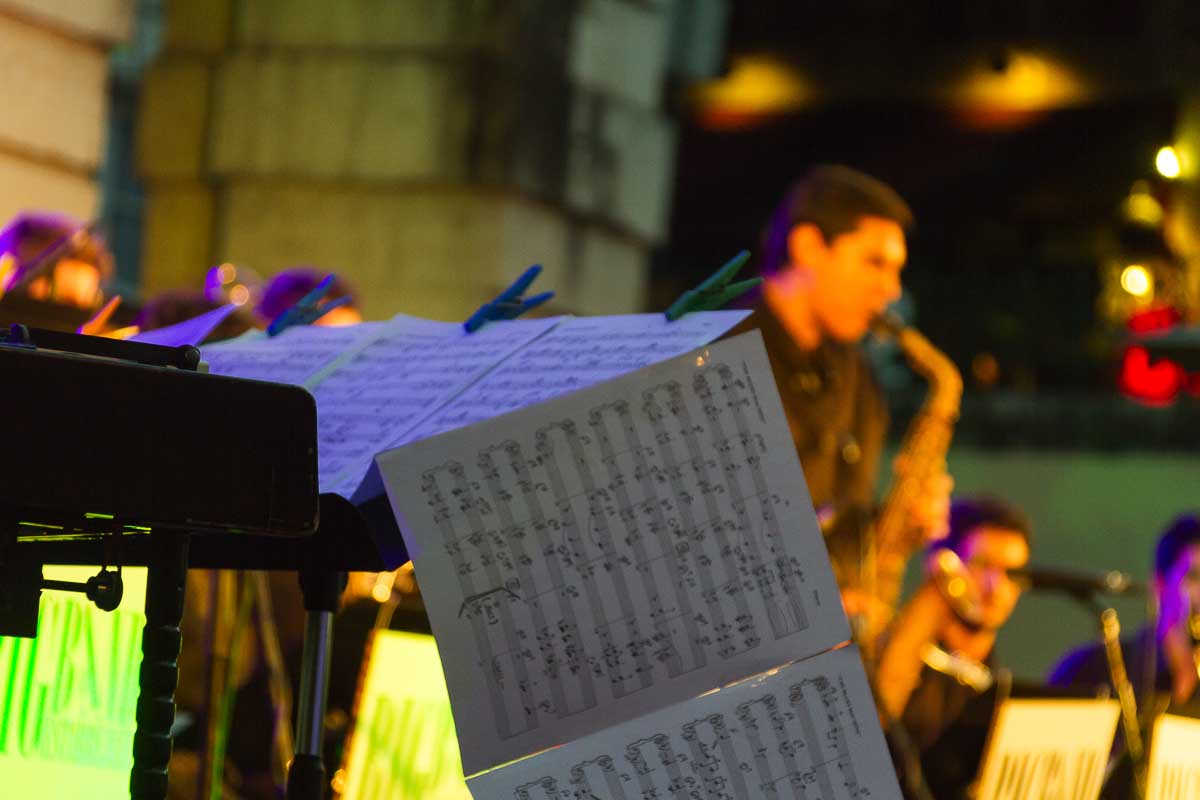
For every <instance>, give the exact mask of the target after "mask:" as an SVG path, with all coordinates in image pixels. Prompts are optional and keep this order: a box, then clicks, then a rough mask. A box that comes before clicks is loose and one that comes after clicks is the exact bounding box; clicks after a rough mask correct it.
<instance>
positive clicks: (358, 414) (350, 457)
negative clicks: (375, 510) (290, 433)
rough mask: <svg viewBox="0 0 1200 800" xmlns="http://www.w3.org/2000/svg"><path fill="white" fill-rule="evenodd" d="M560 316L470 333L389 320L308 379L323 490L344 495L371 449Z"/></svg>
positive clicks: (397, 437)
mask: <svg viewBox="0 0 1200 800" xmlns="http://www.w3.org/2000/svg"><path fill="white" fill-rule="evenodd" d="M560 320H561V318H552V319H522V320H510V321H505V322H504V323H500V324H490V325H485V326H484V327H483V328H480V329H479V330H478V331H475V332H474V333H467V332H466V331H464V330H463V327H462V325H461V324H460V323H457V322H435V321H433V320H427V319H418V318H416V317H408V316H403V315H401V316H397V317H395V318H393V319H392V321H391V322H389V323H387V326H386V327H385V328H384V332H383V334H382V335H380V336H379V337H377V338H374V339H373V340H372V341H371V342H369V343H368V344H367V345H366V347H364V348H362V349H360V350H358V351H357V352H355V353H353V354H352V355H350V356H349V357H348V358H346V359H344V360H341V361H339V362H338V364H337V365H336V366H335V367H334V368H333V369H328V370H325V373H326V374H325V375H318V376H316V378H315V380H314V381H313V383H314V384H315V387H314V388H313V395H314V396H315V397H316V400H317V445H318V448H317V452H318V454H319V456H320V459H319V460H320V473H321V490H322V491H332V492H337V493H339V494H343V495H345V496H347V497H349V496H350V495H351V494H353V493H354V490H355V489H357V488H358V485H359V484H360V483H361V482H362V479H363V476H364V475H366V473H367V469H368V468H369V467H370V466H371V460H372V459H373V458H374V457H375V454H376V453H378V452H380V451H381V450H385V449H387V448H388V447H391V446H395V445H396V444H397V443H398V442H399V441H401V439H402V438H403V437H404V436H405V434H407V433H408V432H409V431H410V430H411V429H412V428H413V426H414V425H415V424H417V423H418V422H420V421H421V420H423V419H425V418H426V417H428V416H429V415H430V414H431V413H432V412H434V411H435V410H436V409H437V408H439V407H441V406H442V405H444V404H446V403H448V402H450V401H451V400H452V399H453V398H455V397H456V396H458V395H459V394H460V393H461V392H462V391H463V390H464V389H466V388H467V387H468V386H470V385H472V384H473V383H474V382H475V381H477V380H478V379H479V378H480V377H482V376H483V375H484V374H485V373H486V372H487V371H488V370H490V369H492V368H494V367H495V366H496V365H497V364H499V363H500V362H502V361H503V360H504V359H506V358H508V357H509V356H510V355H512V354H513V353H514V352H515V351H517V350H518V349H520V348H521V347H524V346H525V345H527V344H529V343H530V342H531V341H533V340H535V339H537V338H538V337H539V336H542V335H543V334H545V333H546V331H548V330H550V329H551V328H553V327H554V326H556V325H558V324H559V322H560Z"/></svg>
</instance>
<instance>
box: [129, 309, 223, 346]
mask: <svg viewBox="0 0 1200 800" xmlns="http://www.w3.org/2000/svg"><path fill="white" fill-rule="evenodd" d="M237 309H238V307H237V306H235V305H233V304H232V303H229V304H227V305H223V306H221V307H220V308H214V309H213V310H212V311H209V312H206V313H204V314H201V315H200V316H198V317H193V318H191V319H188V320H184V321H183V322H178V323H176V324H174V325H168V326H167V327H165V328H157V329H155V330H152V331H142V332H141V333H136V334H134V335H133V336H130V337H129V341H131V342H145V343H146V344H161V345H166V346H167V347H181V346H182V345H185V344H192V345H198V344H200V343H201V342H203V341H204V337H206V336H208V335H209V334H210V333H212V332H213V331H214V330H216V328H217V326H218V325H220V324H221V323H222V322H224V321H225V319H226V318H227V317H228V316H229V315H230V314H232V313H233V312H234V311H237Z"/></svg>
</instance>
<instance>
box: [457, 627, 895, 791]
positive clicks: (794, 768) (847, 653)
mask: <svg viewBox="0 0 1200 800" xmlns="http://www.w3.org/2000/svg"><path fill="white" fill-rule="evenodd" d="M468 785H469V786H470V789H471V794H472V795H473V796H474V798H475V800H563V799H564V798H581V799H583V800H689V799H690V798H693V797H704V798H710V797H713V798H727V799H728V800H757V799H758V798H797V800H807V799H809V798H821V800H858V799H859V798H881V799H882V798H893V797H899V796H900V787H899V785H898V784H897V782H896V773H895V770H894V769H893V767H892V763H891V760H890V759H889V757H888V752H887V747H886V745H885V743H884V740H883V733H882V732H881V731H880V729H879V723H878V721H877V720H876V717H875V704H874V702H873V701H872V699H871V693H870V690H869V689H868V688H867V682H866V676H865V674H864V673H863V669H862V662H861V660H860V656H859V654H858V651H857V650H856V649H855V648H854V647H853V646H849V647H845V648H842V649H840V650H833V651H830V652H827V653H822V654H821V655H818V656H815V657H813V658H810V659H807V660H805V661H801V662H797V663H794V664H790V665H788V666H785V667H781V668H780V669H777V670H772V671H770V672H768V673H765V674H762V675H758V676H755V677H753V678H749V679H747V680H745V681H743V682H741V683H737V684H734V685H732V686H726V687H725V688H723V689H720V690H718V691H715V692H711V693H709V694H706V695H704V696H702V697H699V698H696V699H695V700H692V701H690V702H687V703H681V704H677V705H674V706H670V707H668V708H664V709H661V710H659V711H656V712H654V713H651V714H647V715H646V716H644V717H641V718H639V719H637V720H634V721H631V722H625V723H622V724H620V725H615V726H613V727H611V728H608V729H605V730H603V731H600V732H598V733H595V734H593V735H591V736H586V737H584V738H582V739H579V740H578V741H575V742H571V743H570V744H567V745H565V746H563V747H558V748H554V749H552V750H547V751H545V752H542V753H539V754H538V755H535V756H533V757H532V758H528V759H525V760H524V761H520V762H517V763H515V764H509V765H507V766H504V767H500V768H499V769H495V770H492V771H491V772H486V773H484V774H482V775H479V776H477V777H475V778H473V779H471V780H469V781H468Z"/></svg>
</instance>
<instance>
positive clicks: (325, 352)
mask: <svg viewBox="0 0 1200 800" xmlns="http://www.w3.org/2000/svg"><path fill="white" fill-rule="evenodd" d="M386 324H387V323H383V322H367V323H363V324H361V325H349V326H346V327H342V328H328V327H321V326H315V325H301V326H297V327H294V328H288V329H287V330H285V331H284V332H283V333H281V334H279V335H278V336H274V337H271V336H267V335H266V334H265V333H263V332H262V331H251V332H249V333H246V334H244V335H242V336H239V337H237V338H236V339H230V340H229V341H226V342H216V343H214V344H206V345H205V346H204V347H202V348H201V350H200V353H201V357H202V358H203V359H204V360H205V361H207V362H208V371H209V372H211V373H213V374H214V375H229V376H231V377H234V378H249V379H251V380H257V381H272V382H274V383H291V384H295V385H297V386H310V381H311V380H312V379H313V378H314V377H315V376H317V375H319V374H320V373H321V371H322V370H323V369H326V368H328V367H329V366H330V365H332V364H334V363H335V362H336V361H338V360H339V359H340V358H343V357H345V356H346V355H347V354H353V353H354V352H357V350H358V349H359V348H361V347H363V346H365V345H366V344H367V343H369V342H370V341H371V340H372V339H373V338H374V337H375V336H376V335H378V334H379V332H380V331H381V330H382V326H384V325H386ZM310 388H311V386H310Z"/></svg>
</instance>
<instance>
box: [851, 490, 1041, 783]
mask: <svg viewBox="0 0 1200 800" xmlns="http://www.w3.org/2000/svg"><path fill="white" fill-rule="evenodd" d="M1031 537H1032V526H1031V524H1030V522H1029V520H1028V518H1027V517H1026V516H1025V515H1024V514H1023V513H1022V512H1021V511H1020V510H1018V509H1017V508H1015V507H1014V506H1011V505H1009V504H1007V503H1004V502H1001V501H1000V500H996V499H993V498H971V499H964V498H959V499H956V500H955V501H954V503H953V505H952V506H951V510H950V531H949V534H948V535H947V536H946V537H945V538H944V539H942V540H941V541H938V542H936V543H935V544H934V545H932V546H931V547H930V549H929V555H928V561H927V565H928V568H929V569H928V572H929V575H928V577H927V579H926V581H925V582H924V583H923V584H922V585H921V586H920V587H918V589H917V590H916V592H914V594H913V596H912V597H911V598H910V599H909V600H908V602H907V603H906V604H905V606H904V608H903V609H902V610H901V611H900V613H899V614H898V615H897V617H896V620H895V622H894V623H893V625H892V626H891V628H889V629H888V632H887V634H886V635H885V636H884V643H883V648H882V654H881V656H880V659H879V666H878V669H877V670H876V674H875V685H876V687H877V693H876V702H877V703H878V704H879V705H880V707H881V708H882V711H883V716H884V718H885V719H887V720H898V721H899V722H900V725H901V726H902V728H903V732H904V734H905V735H906V738H907V739H908V741H909V745H908V746H909V748H911V750H912V751H915V752H911V753H905V754H904V755H906V756H910V757H914V758H916V759H917V760H918V763H919V764H920V767H919V771H920V772H921V773H923V776H924V778H923V779H924V781H926V782H927V785H928V789H929V791H930V792H931V793H932V795H933V796H934V797H939V798H943V797H945V798H948V797H962V796H964V792H965V789H966V787H967V785H968V784H969V783H970V781H971V779H972V778H973V777H974V776H975V774H976V771H977V768H978V764H979V760H980V758H981V757H982V755H983V747H984V739H985V736H986V733H987V729H988V726H987V725H986V724H984V723H982V722H981V721H980V720H979V719H977V717H979V716H980V713H979V709H980V708H983V709H985V710H986V713H984V714H983V715H982V716H983V718H984V719H987V718H989V717H990V716H991V713H990V712H991V700H990V699H988V698H985V696H984V693H985V692H986V691H987V690H988V689H990V688H991V686H992V684H993V682H994V679H993V676H992V670H993V669H994V668H995V666H996V665H995V661H994V658H993V650H994V648H995V644H996V636H997V634H998V633H999V631H1000V629H1001V628H1002V627H1003V626H1004V625H1005V623H1007V622H1008V620H1009V617H1011V616H1012V613H1013V610H1014V609H1015V608H1016V605H1017V601H1018V600H1019V599H1020V598H1021V592H1022V586H1021V583H1020V582H1019V581H1018V580H1017V579H1016V577H1015V575H1014V573H1016V572H1017V571H1019V570H1022V569H1024V568H1025V567H1026V566H1027V565H1028V563H1029V554H1030V540H1031ZM889 728H890V729H891V731H890V732H891V733H892V734H893V736H892V742H893V744H895V743H896V736H895V734H896V733H897V727H896V726H895V724H894V723H893V724H889ZM897 764H899V765H902V766H901V771H902V778H904V782H905V784H906V786H910V787H911V783H910V782H911V781H912V780H913V779H914V778H915V776H914V775H912V774H905V772H906V771H915V770H914V768H913V766H912V765H911V764H909V763H906V759H905V758H898V759H897ZM910 791H911V788H910ZM913 794H914V795H915V796H920V795H919V794H917V793H915V792H914V793H913Z"/></svg>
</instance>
